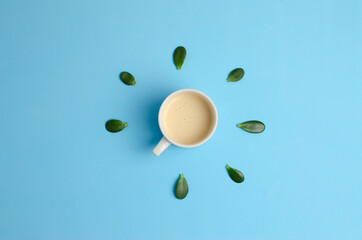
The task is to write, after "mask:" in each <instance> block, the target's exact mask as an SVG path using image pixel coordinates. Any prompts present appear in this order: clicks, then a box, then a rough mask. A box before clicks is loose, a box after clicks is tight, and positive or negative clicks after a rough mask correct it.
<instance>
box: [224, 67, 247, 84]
mask: <svg viewBox="0 0 362 240" xmlns="http://www.w3.org/2000/svg"><path fill="white" fill-rule="evenodd" d="M244 74H245V72H244V69H242V68H236V69H234V70H232V71H231V72H230V73H229V76H228V79H227V81H228V82H237V81H239V80H240V79H242V78H243V77H244Z"/></svg>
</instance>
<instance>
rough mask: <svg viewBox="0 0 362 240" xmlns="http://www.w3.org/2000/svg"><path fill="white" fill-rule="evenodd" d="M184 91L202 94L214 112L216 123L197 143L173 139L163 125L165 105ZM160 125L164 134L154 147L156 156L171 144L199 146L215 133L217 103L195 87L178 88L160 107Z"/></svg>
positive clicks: (190, 146) (215, 121)
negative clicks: (185, 142)
mask: <svg viewBox="0 0 362 240" xmlns="http://www.w3.org/2000/svg"><path fill="white" fill-rule="evenodd" d="M182 93H193V94H197V95H199V96H201V97H202V98H203V99H205V100H206V102H208V103H209V105H210V107H211V109H212V112H213V117H214V124H213V126H212V127H211V128H210V132H209V134H208V135H207V136H206V137H205V138H204V139H202V140H201V141H199V142H197V143H195V144H181V143H178V142H175V141H174V140H172V139H171V138H170V137H169V136H168V135H167V133H166V132H165V129H164V127H163V125H162V114H163V112H164V110H165V106H166V105H167V104H168V102H169V101H170V100H171V99H172V98H174V97H175V96H177V95H179V94H182ZM158 125H159V126H160V129H161V132H162V134H163V137H162V139H161V141H160V142H159V143H158V144H157V146H156V147H155V148H154V149H153V151H152V152H153V154H155V156H159V155H160V154H161V153H162V152H163V151H165V149H166V148H168V147H169V146H170V145H171V144H173V145H176V146H178V147H182V148H193V147H197V146H200V145H202V144H204V143H205V142H207V140H209V139H210V138H211V136H212V135H213V134H214V132H215V129H216V126H217V110H216V107H215V104H214V103H213V102H212V101H211V99H210V98H209V97H208V96H207V95H206V94H205V93H203V92H200V91H198V90H195V89H181V90H178V91H176V92H173V93H171V94H170V95H169V96H168V97H167V98H166V99H165V100H164V101H163V103H162V105H161V107H160V111H159V112H158Z"/></svg>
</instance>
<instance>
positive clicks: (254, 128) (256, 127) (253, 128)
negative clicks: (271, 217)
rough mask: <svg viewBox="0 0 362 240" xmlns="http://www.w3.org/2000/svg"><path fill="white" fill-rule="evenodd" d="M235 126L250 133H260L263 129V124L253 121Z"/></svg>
mask: <svg viewBox="0 0 362 240" xmlns="http://www.w3.org/2000/svg"><path fill="white" fill-rule="evenodd" d="M237 126H238V127H239V128H241V129H243V130H245V131H247V132H250V133H261V132H262V131H264V129H265V125H264V123H262V122H260V121H255V120H253V121H247V122H243V123H240V124H238V125H237Z"/></svg>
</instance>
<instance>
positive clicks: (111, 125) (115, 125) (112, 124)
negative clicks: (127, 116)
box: [106, 119, 128, 133]
mask: <svg viewBox="0 0 362 240" xmlns="http://www.w3.org/2000/svg"><path fill="white" fill-rule="evenodd" d="M127 126H128V123H126V122H122V121H120V120H116V119H111V120H109V121H107V122H106V129H107V131H108V132H112V133H116V132H119V131H122V130H123V129H124V128H125V127H127Z"/></svg>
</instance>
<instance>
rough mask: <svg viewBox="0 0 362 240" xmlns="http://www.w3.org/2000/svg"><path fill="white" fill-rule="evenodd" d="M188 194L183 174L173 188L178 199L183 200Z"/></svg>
mask: <svg viewBox="0 0 362 240" xmlns="http://www.w3.org/2000/svg"><path fill="white" fill-rule="evenodd" d="M188 192H189V186H188V185H187V181H186V179H185V177H184V175H183V174H180V177H179V179H178V180H177V183H176V187H175V196H176V198H178V199H184V198H185V197H186V195H187V193H188Z"/></svg>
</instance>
